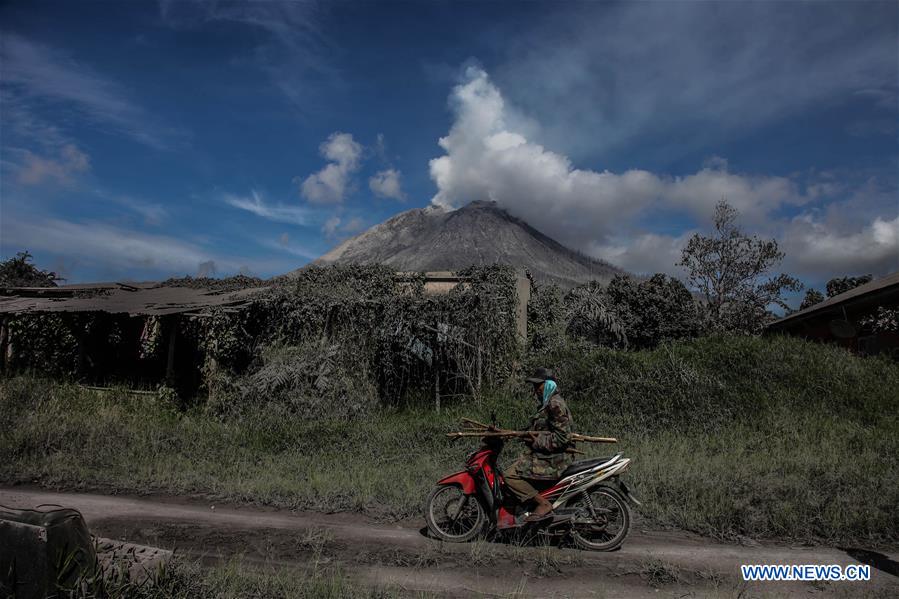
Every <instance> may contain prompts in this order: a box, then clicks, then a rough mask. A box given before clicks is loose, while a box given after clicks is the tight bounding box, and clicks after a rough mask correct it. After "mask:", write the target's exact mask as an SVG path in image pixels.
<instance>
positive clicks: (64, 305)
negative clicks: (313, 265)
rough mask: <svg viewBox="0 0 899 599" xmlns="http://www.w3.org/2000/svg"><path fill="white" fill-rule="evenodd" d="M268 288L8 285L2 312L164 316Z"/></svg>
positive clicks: (240, 301)
mask: <svg viewBox="0 0 899 599" xmlns="http://www.w3.org/2000/svg"><path fill="white" fill-rule="evenodd" d="M266 289H268V287H255V288H250V289H240V290H237V291H226V292H221V291H214V290H209V289H197V288H193V287H163V286H159V285H158V284H156V283H134V284H124V283H99V284H93V285H66V286H63V287H47V288H33V287H32V288H27V287H20V288H15V287H12V288H9V287H8V288H3V289H0V314H21V313H41V312H108V313H110V314H129V315H132V316H136V315H146V316H162V315H165V314H179V313H185V312H201V311H202V310H203V309H205V308H213V307H228V306H231V307H238V306H241V305H246V304H247V303H248V302H249V301H250V300H252V299H253V296H255V295H256V294H258V293H259V292H261V291H264V290H266Z"/></svg>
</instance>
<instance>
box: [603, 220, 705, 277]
mask: <svg viewBox="0 0 899 599" xmlns="http://www.w3.org/2000/svg"><path fill="white" fill-rule="evenodd" d="M692 234H693V231H687V232H685V233H683V234H682V235H677V236H672V235H659V234H656V233H640V234H635V235H633V236H632V237H629V238H626V239H619V240H617V242H616V241H615V240H613V241H611V242H609V243H606V244H591V245H590V246H588V250H587V251H588V253H590V254H592V255H594V256H596V257H598V258H602V259H603V260H606V261H608V262H609V263H611V264H614V265H616V266H620V267H621V268H623V269H625V270H627V271H630V272H633V273H639V274H653V273H657V272H663V273H665V274H668V275H672V276H678V277H679V276H682V275H683V274H684V272H683V269H682V268H681V267H679V266H676V265H677V263H678V262H679V261H680V258H681V250H682V249H683V247H684V245H685V244H686V243H687V240H688V239H689V238H690V236H691V235H692Z"/></svg>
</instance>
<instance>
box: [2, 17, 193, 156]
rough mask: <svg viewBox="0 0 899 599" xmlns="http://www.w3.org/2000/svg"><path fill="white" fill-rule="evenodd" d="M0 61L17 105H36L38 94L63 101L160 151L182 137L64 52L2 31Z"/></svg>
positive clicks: (98, 122)
mask: <svg viewBox="0 0 899 599" xmlns="http://www.w3.org/2000/svg"><path fill="white" fill-rule="evenodd" d="M0 60H2V62H3V70H2V71H0V82H2V84H3V86H4V99H11V100H12V101H13V102H14V104H16V105H22V106H27V105H29V104H33V103H34V102H33V99H34V98H42V99H47V100H50V101H54V102H60V103H64V104H67V105H68V106H71V107H73V108H75V109H76V110H77V111H78V112H79V113H80V114H82V115H84V116H85V117H86V118H87V120H88V121H90V122H92V123H94V124H96V125H98V126H100V127H101V128H103V127H105V128H109V129H110V130H111V131H113V132H116V133H120V134H124V135H127V136H129V137H131V138H132V139H134V140H136V141H138V142H140V143H142V144H145V145H148V146H151V147H154V148H157V149H168V148H170V147H172V145H173V144H177V143H179V142H181V141H183V134H181V133H177V132H175V131H174V130H172V129H170V128H166V127H163V126H160V124H159V123H158V122H156V121H155V119H153V118H152V117H151V116H150V115H149V114H148V113H147V112H146V110H144V108H143V107H141V106H140V105H138V104H137V103H135V102H134V101H133V100H131V99H130V97H129V94H128V93H127V92H126V91H125V90H124V89H122V87H121V86H120V85H118V84H117V83H115V82H114V81H112V80H110V79H108V78H106V77H103V76H102V75H100V74H99V73H97V72H95V71H94V70H93V69H91V68H90V67H88V66H86V65H84V64H82V63H79V62H78V61H76V60H74V59H73V58H72V57H70V56H68V55H66V54H65V53H63V52H61V51H58V50H56V49H54V48H50V47H48V46H44V45H41V44H37V43H34V42H31V41H30V40H28V39H26V38H24V37H22V36H20V35H18V34H14V33H6V32H4V34H3V44H2V46H0ZM45 129H46V128H45ZM48 131H49V130H48Z"/></svg>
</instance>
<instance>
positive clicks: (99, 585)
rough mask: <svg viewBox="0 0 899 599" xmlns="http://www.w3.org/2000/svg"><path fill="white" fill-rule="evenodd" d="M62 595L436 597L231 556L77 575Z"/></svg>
mask: <svg viewBox="0 0 899 599" xmlns="http://www.w3.org/2000/svg"><path fill="white" fill-rule="evenodd" d="M60 591H61V592H60V593H59V596H61V597H70V598H72V599H82V598H83V599H88V598H92V597H107V598H109V599H194V598H196V597H215V598H216V599H232V598H233V599H242V598H245V597H259V598H268V597H271V598H275V597H285V598H287V597H290V598H293V599H393V598H399V597H421V598H426V597H434V595H432V594H429V593H419V592H409V591H404V590H402V589H395V588H390V587H383V588H377V587H368V586H364V585H361V584H359V583H356V582H354V581H352V580H350V579H349V578H347V577H346V576H345V575H344V574H343V573H342V572H341V571H340V570H339V569H335V568H322V567H319V566H318V565H317V564H312V567H311V568H308V569H307V568H284V567H276V566H270V565H265V566H255V567H254V566H247V565H243V564H241V563H240V562H238V561H230V562H227V563H223V564H220V565H215V566H208V565H207V566H204V565H201V564H200V563H198V562H193V561H189V560H184V559H180V560H174V561H172V562H170V563H169V564H168V565H167V566H166V567H164V568H161V569H160V570H159V571H158V572H156V573H155V574H154V576H153V577H152V578H150V579H147V580H145V581H142V582H129V581H127V580H115V581H110V579H109V577H104V576H101V575H95V576H91V577H90V578H83V579H79V581H78V582H77V583H76V584H75V585H73V586H72V588H71V589H60Z"/></svg>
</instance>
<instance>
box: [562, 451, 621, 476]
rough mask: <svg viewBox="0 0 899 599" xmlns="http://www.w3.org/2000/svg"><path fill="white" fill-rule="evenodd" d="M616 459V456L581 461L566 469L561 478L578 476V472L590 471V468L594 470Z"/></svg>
mask: <svg viewBox="0 0 899 599" xmlns="http://www.w3.org/2000/svg"><path fill="white" fill-rule="evenodd" d="M614 457H615V456H611V455H610V456H607V457H604V458H590V459H589V460H580V461H579V462H575V463H573V464H572V465H571V466H569V467H568V468H566V469H565V471H564V472H562V475H561V476H560V477H559V478H565V477H566V476H571V475H572V474H577V473H578V472H583V471H585V470H589V469H590V468H594V467H596V466H599V465H600V464H604V463H606V462H608V461H609V460H611V459H612V458H614Z"/></svg>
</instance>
